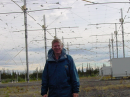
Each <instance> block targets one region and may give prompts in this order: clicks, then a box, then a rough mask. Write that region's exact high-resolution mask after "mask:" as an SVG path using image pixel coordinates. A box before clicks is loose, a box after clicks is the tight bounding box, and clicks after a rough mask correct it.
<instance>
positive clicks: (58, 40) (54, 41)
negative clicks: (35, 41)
mask: <svg viewBox="0 0 130 97" xmlns="http://www.w3.org/2000/svg"><path fill="white" fill-rule="evenodd" d="M56 42H58V43H60V44H61V45H63V44H62V42H61V40H60V39H58V38H55V39H54V40H53V41H52V45H53V44H54V43H56Z"/></svg>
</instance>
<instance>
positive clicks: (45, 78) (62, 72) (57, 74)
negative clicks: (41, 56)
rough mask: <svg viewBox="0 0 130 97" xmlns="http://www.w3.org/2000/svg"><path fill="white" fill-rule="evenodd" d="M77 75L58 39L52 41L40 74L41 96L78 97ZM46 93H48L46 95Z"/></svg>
mask: <svg viewBox="0 0 130 97" xmlns="http://www.w3.org/2000/svg"><path fill="white" fill-rule="evenodd" d="M78 92H79V77H78V73H77V70H76V67H75V64H74V61H73V59H72V57H71V56H70V55H67V54H66V50H65V49H64V48H63V45H62V43H61V40H60V39H54V40H53V41H52V48H51V49H50V50H49V51H48V59H47V61H46V64H45V67H44V70H43V74H42V87H41V95H42V96H43V97H78ZM47 93H48V95H47Z"/></svg>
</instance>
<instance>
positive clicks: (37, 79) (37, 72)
mask: <svg viewBox="0 0 130 97" xmlns="http://www.w3.org/2000/svg"><path fill="white" fill-rule="evenodd" d="M37 80H38V67H37Z"/></svg>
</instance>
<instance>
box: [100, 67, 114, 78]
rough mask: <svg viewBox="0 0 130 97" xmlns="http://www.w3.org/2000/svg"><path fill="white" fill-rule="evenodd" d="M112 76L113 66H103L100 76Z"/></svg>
mask: <svg viewBox="0 0 130 97" xmlns="http://www.w3.org/2000/svg"><path fill="white" fill-rule="evenodd" d="M111 74H112V67H111V66H103V67H102V68H101V69H100V70H99V75H101V76H107V75H111Z"/></svg>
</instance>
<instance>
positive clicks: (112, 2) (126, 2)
mask: <svg viewBox="0 0 130 97" xmlns="http://www.w3.org/2000/svg"><path fill="white" fill-rule="evenodd" d="M112 3H130V2H104V3H94V2H93V4H85V5H96V4H112Z"/></svg>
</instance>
